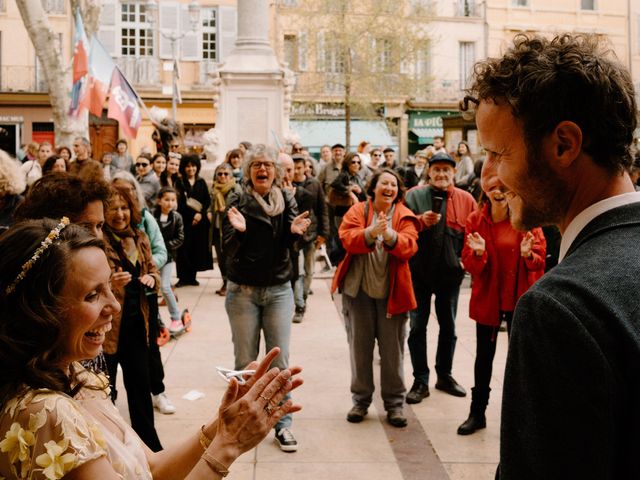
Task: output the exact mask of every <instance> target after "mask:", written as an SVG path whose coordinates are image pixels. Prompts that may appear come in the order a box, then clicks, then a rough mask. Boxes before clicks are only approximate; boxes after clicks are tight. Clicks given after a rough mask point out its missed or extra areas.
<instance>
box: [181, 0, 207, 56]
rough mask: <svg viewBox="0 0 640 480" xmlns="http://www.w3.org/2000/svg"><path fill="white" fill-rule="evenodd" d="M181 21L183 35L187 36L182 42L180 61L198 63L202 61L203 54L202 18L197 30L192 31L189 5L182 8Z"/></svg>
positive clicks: (197, 24)
mask: <svg viewBox="0 0 640 480" xmlns="http://www.w3.org/2000/svg"><path fill="white" fill-rule="evenodd" d="M180 21H181V25H180V27H181V29H182V33H184V34H185V36H184V37H183V38H182V40H180V59H181V60H185V61H188V62H197V61H199V60H201V59H202V53H201V51H200V46H201V43H200V38H201V36H202V33H201V31H200V26H201V25H202V22H201V21H200V18H198V22H197V23H196V29H195V30H191V20H190V16H189V8H188V6H187V5H183V6H182V10H181V11H180Z"/></svg>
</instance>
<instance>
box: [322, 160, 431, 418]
mask: <svg viewBox="0 0 640 480" xmlns="http://www.w3.org/2000/svg"><path fill="white" fill-rule="evenodd" d="M367 194H368V195H369V198H370V199H369V200H367V201H366V202H361V203H358V204H356V205H354V206H353V207H351V209H350V210H349V211H348V212H347V213H346V215H345V216H344V218H343V220H342V225H341V226H340V230H339V234H340V240H341V241H342V244H343V245H344V248H345V250H346V252H347V254H346V256H345V258H344V260H342V262H341V263H340V265H338V269H337V270H336V273H335V276H334V278H333V285H332V291H335V290H336V289H338V288H340V290H341V291H342V294H343V297H342V302H343V314H344V320H345V327H346V329H347V340H348V341H349V353H350V355H351V394H352V399H353V407H352V408H351V410H350V411H349V413H348V414H347V421H349V422H352V423H358V422H361V421H362V420H364V417H365V415H366V414H367V411H368V408H369V405H370V404H371V401H372V397H373V391H374V384H373V349H374V346H375V343H376V340H377V342H378V348H379V351H380V360H381V364H380V382H381V394H382V400H383V401H384V408H385V410H386V411H387V420H388V421H389V423H390V424H391V425H393V426H394V427H404V426H406V425H407V419H406V418H405V416H404V414H403V409H402V406H403V404H404V396H405V393H406V388H405V385H404V378H403V377H404V375H403V371H402V360H403V356H404V342H405V326H406V322H407V318H408V312H409V311H410V310H413V309H414V308H416V299H415V296H414V294H413V287H412V283H411V273H410V271H409V263H408V262H409V259H410V258H411V257H412V256H413V254H415V253H416V251H417V250H418V244H417V240H418V230H419V228H420V222H419V221H418V219H417V218H416V217H415V216H414V215H413V213H412V212H411V211H410V210H409V209H408V208H407V207H405V206H404V205H403V204H402V202H401V200H402V198H403V195H404V187H403V185H402V180H401V179H400V177H399V175H398V173H397V172H395V171H394V170H391V169H387V168H385V169H382V170H378V171H376V173H374V174H373V176H372V177H371V181H370V183H369V186H368V188H367Z"/></svg>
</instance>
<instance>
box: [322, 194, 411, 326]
mask: <svg viewBox="0 0 640 480" xmlns="http://www.w3.org/2000/svg"><path fill="white" fill-rule="evenodd" d="M367 202H368V203H369V213H368V216H367V219H366V220H365V218H364V213H365V205H366V203H367ZM367 202H360V203H357V204H355V205H354V206H352V207H351V208H350V209H349V211H348V212H347V213H346V214H345V216H344V217H343V219H342V224H341V225H340V230H339V232H338V233H339V235H340V240H341V241H342V245H343V246H344V248H345V250H346V251H347V254H346V255H345V257H344V259H343V260H342V262H340V265H338V269H337V270H336V273H335V275H334V277H333V283H332V285H331V293H333V292H335V291H336V289H337V288H339V287H340V288H341V287H342V283H343V281H344V277H345V275H346V274H347V271H348V270H349V265H351V259H352V258H353V256H354V255H365V254H368V253H369V252H371V251H372V250H373V248H374V246H373V245H372V246H369V245H367V243H366V241H365V235H364V231H365V228H367V226H368V225H370V224H371V221H372V219H373V214H374V208H373V202H372V201H371V200H367ZM391 225H392V227H393V229H394V230H395V231H396V232H397V234H398V240H397V242H396V244H395V246H394V247H393V248H390V249H387V250H388V253H389V254H390V258H389V275H390V276H391V278H390V282H389V301H388V303H387V315H390V316H391V315H398V314H401V313H405V312H408V311H410V310H413V309H415V308H416V306H417V304H416V298H415V296H414V294H413V284H412V283H411V272H410V271H409V259H410V258H411V257H412V256H413V255H414V254H415V253H416V252H417V251H418V242H417V241H418V230H419V229H420V221H419V220H418V219H417V218H416V216H415V215H414V214H413V213H412V212H411V210H409V209H408V208H407V207H405V206H404V205H403V204H402V203H400V202H398V203H396V206H395V211H394V212H393V218H392V219H391ZM385 248H386V247H385Z"/></svg>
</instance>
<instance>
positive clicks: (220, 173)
mask: <svg viewBox="0 0 640 480" xmlns="http://www.w3.org/2000/svg"><path fill="white" fill-rule="evenodd" d="M241 191H242V189H241V188H240V185H238V183H236V179H235V177H234V176H233V167H232V166H231V165H230V164H228V163H222V164H220V165H218V167H217V168H216V170H215V172H214V175H213V187H212V189H211V212H210V215H211V226H212V232H213V233H212V236H211V237H212V240H213V247H214V248H215V250H216V260H217V261H218V267H219V268H220V273H221V274H222V286H221V287H220V288H219V289H218V290H216V294H218V295H220V296H222V297H224V296H225V295H226V294H227V268H226V264H225V263H226V259H225V256H224V251H223V249H222V219H223V218H224V215H225V211H226V209H227V201H228V198H229V195H231V194H232V193H240V192H241Z"/></svg>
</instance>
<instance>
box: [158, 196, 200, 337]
mask: <svg viewBox="0 0 640 480" xmlns="http://www.w3.org/2000/svg"><path fill="white" fill-rule="evenodd" d="M177 207H178V195H177V192H176V190H175V189H174V188H173V187H162V188H161V189H160V192H159V193H158V203H157V205H156V209H155V212H154V216H155V218H156V220H157V221H158V225H160V231H161V232H162V237H163V238H164V243H165V245H166V246H167V253H168V256H167V263H165V264H164V266H163V267H162V268H161V269H160V277H161V278H160V285H161V287H160V291H161V292H162V296H163V297H164V300H165V302H166V304H167V306H168V307H169V315H170V317H171V324H170V325H169V332H170V333H171V334H172V335H176V334H179V333H182V331H183V330H185V329H189V327H190V326H191V315H190V314H189V310H187V309H185V310H184V311H183V312H182V315H180V310H179V308H178V302H177V300H176V297H175V294H174V293H173V290H171V274H172V273H173V265H174V259H175V256H176V251H177V250H178V248H179V247H180V246H181V245H182V243H183V242H184V225H183V223H182V215H180V214H179V213H178V212H177V211H176V208H177Z"/></svg>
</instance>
